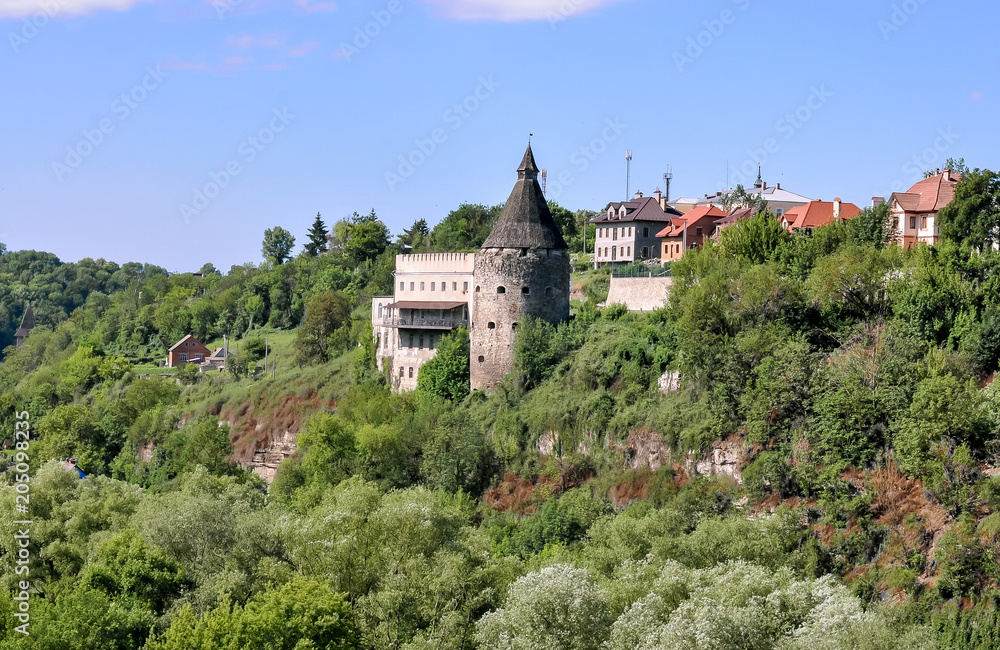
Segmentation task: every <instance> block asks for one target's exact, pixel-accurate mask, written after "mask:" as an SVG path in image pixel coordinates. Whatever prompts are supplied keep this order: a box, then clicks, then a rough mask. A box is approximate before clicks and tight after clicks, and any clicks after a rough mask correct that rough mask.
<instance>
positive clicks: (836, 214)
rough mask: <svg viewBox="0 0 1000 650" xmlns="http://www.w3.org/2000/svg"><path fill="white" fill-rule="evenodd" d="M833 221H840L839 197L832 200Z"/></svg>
mask: <svg viewBox="0 0 1000 650" xmlns="http://www.w3.org/2000/svg"><path fill="white" fill-rule="evenodd" d="M833 220H834V221H840V197H839V196H838V197H837V198H835V199H834V200H833Z"/></svg>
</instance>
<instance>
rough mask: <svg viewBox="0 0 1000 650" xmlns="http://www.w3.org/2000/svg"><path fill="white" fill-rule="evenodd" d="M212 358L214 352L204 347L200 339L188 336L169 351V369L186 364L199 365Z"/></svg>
mask: <svg viewBox="0 0 1000 650" xmlns="http://www.w3.org/2000/svg"><path fill="white" fill-rule="evenodd" d="M210 356H212V351H211V350H209V349H208V348H206V347H205V346H204V345H202V344H201V343H200V342H199V341H198V339H196V338H195V337H194V336H192V335H191V334H188V335H187V336H185V337H184V338H182V339H181V340H180V341H177V343H174V345H173V347H172V348H170V349H169V350H167V364H166V365H167V367H168V368H176V367H177V366H181V365H184V364H185V363H198V364H200V363H201V362H202V361H204V360H205V359H207V358H208V357H210Z"/></svg>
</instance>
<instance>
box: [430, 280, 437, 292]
mask: <svg viewBox="0 0 1000 650" xmlns="http://www.w3.org/2000/svg"><path fill="white" fill-rule="evenodd" d="M436 284H437V283H436V282H431V291H434V285H436Z"/></svg>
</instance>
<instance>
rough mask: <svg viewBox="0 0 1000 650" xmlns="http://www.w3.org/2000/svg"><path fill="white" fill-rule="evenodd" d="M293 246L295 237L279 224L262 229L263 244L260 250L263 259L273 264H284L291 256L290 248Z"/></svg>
mask: <svg viewBox="0 0 1000 650" xmlns="http://www.w3.org/2000/svg"><path fill="white" fill-rule="evenodd" d="M293 248H295V237H293V236H292V233H290V232H288V231H287V230H285V229H284V228H282V227H281V226H275V227H274V228H268V229H267V230H265V231H264V245H263V247H262V248H261V252H262V253H264V259H265V260H270V261H272V262H274V263H275V264H279V265H280V264H284V263H285V261H286V260H288V259H290V258H291V257H292V249H293Z"/></svg>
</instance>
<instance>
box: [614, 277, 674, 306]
mask: <svg viewBox="0 0 1000 650" xmlns="http://www.w3.org/2000/svg"><path fill="white" fill-rule="evenodd" d="M673 286H674V279H673V278H671V277H662V278H616V277H614V275H612V276H611V288H610V289H609V290H608V301H607V304H609V305H614V304H616V303H619V304H622V305H625V306H626V307H628V310H629V311H655V310H657V309H660V308H661V307H664V306H666V304H667V297H668V296H669V295H670V289H671V288H672V287H673Z"/></svg>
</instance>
